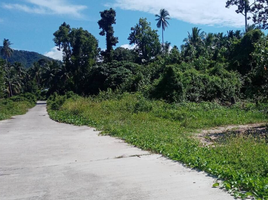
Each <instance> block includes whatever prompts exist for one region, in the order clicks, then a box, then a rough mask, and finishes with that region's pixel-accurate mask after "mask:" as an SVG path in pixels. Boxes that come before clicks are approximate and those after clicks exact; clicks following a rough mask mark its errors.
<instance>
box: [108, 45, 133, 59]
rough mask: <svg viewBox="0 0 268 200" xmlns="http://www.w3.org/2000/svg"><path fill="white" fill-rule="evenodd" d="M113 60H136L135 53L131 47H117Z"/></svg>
mask: <svg viewBox="0 0 268 200" xmlns="http://www.w3.org/2000/svg"><path fill="white" fill-rule="evenodd" d="M113 60H116V61H128V62H135V54H134V52H133V50H131V49H126V48H123V47H117V48H116V49H115V50H114V52H113Z"/></svg>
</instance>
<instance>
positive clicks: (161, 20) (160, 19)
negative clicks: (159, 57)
mask: <svg viewBox="0 0 268 200" xmlns="http://www.w3.org/2000/svg"><path fill="white" fill-rule="evenodd" d="M168 16H169V13H168V11H167V10H165V9H161V10H160V12H159V15H158V14H157V15H155V17H156V19H155V20H156V21H157V24H156V26H157V28H160V27H161V28H162V44H163V45H164V31H165V29H166V27H167V26H168V25H169V23H168V21H167V20H169V19H170V18H169V17H168Z"/></svg>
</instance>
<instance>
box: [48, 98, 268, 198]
mask: <svg viewBox="0 0 268 200" xmlns="http://www.w3.org/2000/svg"><path fill="white" fill-rule="evenodd" d="M50 103H51V102H50ZM267 111H268V105H265V104H262V105H259V106H255V105H254V104H242V103H241V104H236V105H234V106H232V107H223V106H220V105H218V104H216V103H208V102H203V103H198V104H197V103H181V104H167V103H165V102H162V101H149V100H146V99H145V98H143V97H142V96H141V95H139V94H135V95H134V94H124V95H122V96H120V97H114V98H111V99H105V98H103V97H102V96H100V97H96V98H94V99H93V98H80V97H76V98H70V99H68V100H66V101H65V103H64V104H63V105H62V106H60V107H59V110H52V109H49V114H50V116H51V118H52V119H54V120H57V121H61V122H66V123H71V124H76V125H88V126H93V127H96V128H97V129H99V130H102V131H103V134H109V135H111V136H115V137H119V138H122V139H123V140H125V141H126V142H128V143H131V144H133V145H135V146H137V147H140V148H142V149H145V150H150V151H152V152H155V153H161V154H163V155H164V156H166V157H169V158H171V159H173V160H176V161H180V162H183V163H185V164H186V165H188V166H190V167H193V168H196V169H200V170H203V171H206V172H208V173H209V174H211V175H214V176H217V177H218V178H219V179H221V180H223V181H224V182H223V184H222V187H224V188H226V189H227V190H229V191H231V192H232V193H233V194H234V195H235V196H240V197H242V198H244V197H246V196H251V195H254V196H255V197H257V198H259V199H267V198H268V146H267V143H266V142H265V140H262V139H256V138H255V137H251V136H243V137H242V136H238V137H232V138H229V139H228V140H227V141H226V142H225V145H222V144H221V145H217V144H215V147H210V146H207V147H205V146H202V145H200V143H199V141H197V140H195V139H193V138H194V137H192V136H193V134H194V133H196V132H197V129H204V128H211V127H215V126H222V125H230V124H249V123H258V122H267V121H268V118H267V116H268V114H267V113H268V112H267ZM215 186H217V184H216V185H215ZM241 191H246V192H244V193H243V192H241Z"/></svg>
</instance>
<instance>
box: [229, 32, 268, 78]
mask: <svg viewBox="0 0 268 200" xmlns="http://www.w3.org/2000/svg"><path fill="white" fill-rule="evenodd" d="M262 37H263V33H262V32H261V31H260V30H258V29H256V30H252V31H248V32H247V33H246V34H245V36H244V37H243V38H242V39H241V40H238V41H235V42H234V43H233V47H232V51H231V56H232V60H231V66H230V68H231V69H232V70H238V71H239V72H240V73H241V74H242V75H245V74H247V73H248V72H249V71H250V70H252V69H254V68H255V67H256V63H255V61H254V59H253V58H252V55H253V52H254V51H255V44H256V43H258V42H259V41H260V40H261V38H262Z"/></svg>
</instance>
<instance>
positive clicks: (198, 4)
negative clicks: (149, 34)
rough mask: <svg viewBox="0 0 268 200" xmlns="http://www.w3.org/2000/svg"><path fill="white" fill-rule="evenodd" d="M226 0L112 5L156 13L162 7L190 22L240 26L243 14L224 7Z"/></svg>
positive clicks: (118, 1)
mask: <svg viewBox="0 0 268 200" xmlns="http://www.w3.org/2000/svg"><path fill="white" fill-rule="evenodd" d="M225 4H226V0H203V1H201V0H191V1H189V0H176V1H175V0H165V1H160V0H157V1H156V0H135V1H133V0H115V3H114V4H113V6H114V7H119V8H121V9H124V10H137V11H143V12H147V13H152V14H157V13H159V10H160V9H162V8H164V9H166V10H168V11H169V13H170V16H171V18H176V19H178V20H182V21H185V22H189V23H192V24H203V25H218V26H232V27H241V26H243V25H244V18H243V15H241V14H237V13H236V12H235V7H231V8H229V9H227V8H225Z"/></svg>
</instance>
